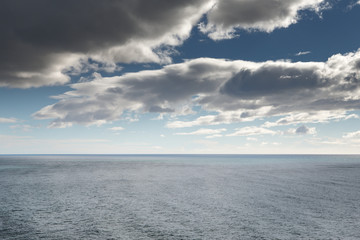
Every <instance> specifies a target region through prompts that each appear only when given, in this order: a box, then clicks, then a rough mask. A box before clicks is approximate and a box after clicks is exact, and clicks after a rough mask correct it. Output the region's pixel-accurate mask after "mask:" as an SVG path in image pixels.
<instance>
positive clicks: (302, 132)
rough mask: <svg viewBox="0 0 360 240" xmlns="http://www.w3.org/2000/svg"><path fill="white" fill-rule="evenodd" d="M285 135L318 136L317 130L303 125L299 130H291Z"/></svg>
mask: <svg viewBox="0 0 360 240" xmlns="http://www.w3.org/2000/svg"><path fill="white" fill-rule="evenodd" d="M285 134H295V135H307V134H309V135H314V134H316V128H314V127H312V128H309V127H307V126H305V125H301V126H300V127H298V128H290V129H288V130H287V131H286V132H285Z"/></svg>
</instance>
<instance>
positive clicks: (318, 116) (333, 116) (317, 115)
mask: <svg viewBox="0 0 360 240" xmlns="http://www.w3.org/2000/svg"><path fill="white" fill-rule="evenodd" d="M350 118H359V116H358V115H356V114H347V111H343V110H338V111H318V112H302V113H291V114H289V115H287V116H285V117H282V118H280V119H278V120H277V121H275V122H265V123H264V124H263V125H262V126H263V127H267V128H268V127H276V126H285V125H295V124H301V123H326V122H329V121H339V120H347V119H350Z"/></svg>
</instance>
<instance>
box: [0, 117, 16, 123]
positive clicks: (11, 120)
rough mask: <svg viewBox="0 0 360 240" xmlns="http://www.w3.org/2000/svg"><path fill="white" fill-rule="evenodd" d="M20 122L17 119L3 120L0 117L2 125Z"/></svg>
mask: <svg viewBox="0 0 360 240" xmlns="http://www.w3.org/2000/svg"><path fill="white" fill-rule="evenodd" d="M17 121H18V120H17V119H16V118H2V117H0V123H16V122H17Z"/></svg>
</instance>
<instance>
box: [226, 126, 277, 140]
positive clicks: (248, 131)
mask: <svg viewBox="0 0 360 240" xmlns="http://www.w3.org/2000/svg"><path fill="white" fill-rule="evenodd" d="M267 134H270V135H275V134H276V132H275V131H272V130H270V129H266V128H262V127H255V126H252V127H243V128H237V129H236V131H235V132H234V133H231V134H228V135H226V136H228V137H234V136H255V135H267Z"/></svg>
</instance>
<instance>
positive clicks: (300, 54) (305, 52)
mask: <svg viewBox="0 0 360 240" xmlns="http://www.w3.org/2000/svg"><path fill="white" fill-rule="evenodd" d="M310 53H311V52H310V51H304V52H298V53H296V54H295V56H302V55H307V54H310Z"/></svg>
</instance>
